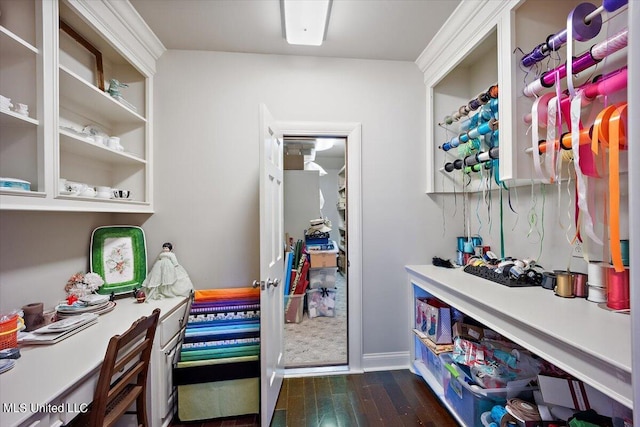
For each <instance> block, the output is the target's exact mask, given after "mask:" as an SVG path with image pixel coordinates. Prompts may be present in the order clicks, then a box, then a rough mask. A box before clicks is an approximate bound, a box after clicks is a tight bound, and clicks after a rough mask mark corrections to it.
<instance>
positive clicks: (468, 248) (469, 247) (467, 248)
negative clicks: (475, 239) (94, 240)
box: [463, 242, 473, 254]
mask: <svg viewBox="0 0 640 427" xmlns="http://www.w3.org/2000/svg"><path fill="white" fill-rule="evenodd" d="M463 252H464V253H466V254H472V253H473V243H471V242H464V251H463Z"/></svg>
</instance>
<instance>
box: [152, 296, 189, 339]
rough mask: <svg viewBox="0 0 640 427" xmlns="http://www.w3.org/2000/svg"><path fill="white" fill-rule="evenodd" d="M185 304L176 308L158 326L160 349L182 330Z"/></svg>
mask: <svg viewBox="0 0 640 427" xmlns="http://www.w3.org/2000/svg"><path fill="white" fill-rule="evenodd" d="M186 309H187V302H186V301H185V302H184V304H181V305H180V306H179V307H177V308H176V309H175V310H174V311H173V313H171V314H169V315H168V316H167V317H166V318H165V319H163V320H162V321H161V322H160V325H159V331H158V332H159V338H160V347H164V346H165V345H167V343H168V342H169V341H170V340H171V339H172V338H173V337H174V336H175V335H176V334H177V333H178V332H179V331H180V329H182V327H183V324H182V322H183V321H184V317H185V310H186Z"/></svg>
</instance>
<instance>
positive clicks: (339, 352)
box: [284, 273, 348, 368]
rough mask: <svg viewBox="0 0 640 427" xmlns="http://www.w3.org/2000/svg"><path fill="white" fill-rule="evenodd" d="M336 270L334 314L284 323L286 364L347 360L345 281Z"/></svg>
mask: <svg viewBox="0 0 640 427" xmlns="http://www.w3.org/2000/svg"><path fill="white" fill-rule="evenodd" d="M346 282H347V281H346V278H345V277H344V276H343V275H342V274H340V273H336V307H335V316H334V317H314V318H311V319H310V318H309V315H308V313H307V312H305V313H304V316H303V319H302V322H300V323H285V325H284V346H285V355H284V361H285V367H287V368H299V367H305V368H306V367H316V366H327V365H346V364H347V362H348V360H347V283H346Z"/></svg>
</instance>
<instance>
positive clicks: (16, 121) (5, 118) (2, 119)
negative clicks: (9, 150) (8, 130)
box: [0, 110, 39, 127]
mask: <svg viewBox="0 0 640 427" xmlns="http://www.w3.org/2000/svg"><path fill="white" fill-rule="evenodd" d="M38 124H39V122H38V120H36V119H34V118H31V117H29V116H25V115H24V114H18V113H16V112H15V111H11V110H0V125H2V126H16V127H35V126H38Z"/></svg>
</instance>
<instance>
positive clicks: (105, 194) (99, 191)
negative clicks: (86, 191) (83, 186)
mask: <svg viewBox="0 0 640 427" xmlns="http://www.w3.org/2000/svg"><path fill="white" fill-rule="evenodd" d="M112 194H113V190H112V189H111V187H105V186H101V185H99V186H97V187H96V197H99V198H101V199H110V198H111V196H112Z"/></svg>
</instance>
